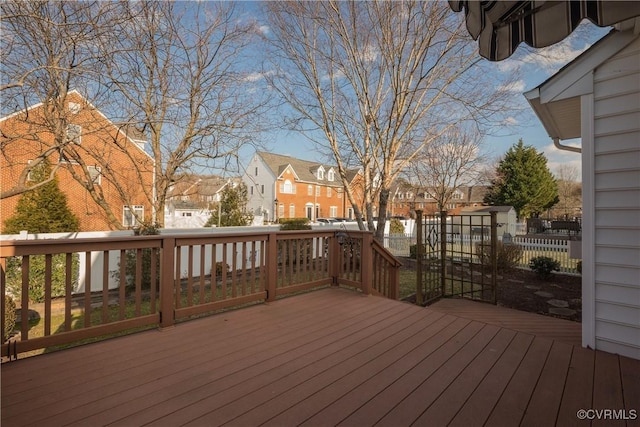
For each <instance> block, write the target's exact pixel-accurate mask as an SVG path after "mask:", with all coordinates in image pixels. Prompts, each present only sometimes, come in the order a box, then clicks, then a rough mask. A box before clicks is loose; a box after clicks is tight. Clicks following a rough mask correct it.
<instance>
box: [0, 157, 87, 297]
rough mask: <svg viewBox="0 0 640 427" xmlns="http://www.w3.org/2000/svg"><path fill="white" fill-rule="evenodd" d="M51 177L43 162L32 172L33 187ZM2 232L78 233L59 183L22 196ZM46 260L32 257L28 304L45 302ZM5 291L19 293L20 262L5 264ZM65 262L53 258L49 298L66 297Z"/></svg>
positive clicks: (74, 266) (75, 267) (57, 256)
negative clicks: (29, 302)
mask: <svg viewBox="0 0 640 427" xmlns="http://www.w3.org/2000/svg"><path fill="white" fill-rule="evenodd" d="M50 174H51V166H50V165H49V164H48V163H47V162H46V161H45V162H43V163H42V164H41V165H39V166H38V167H36V168H34V169H33V171H32V172H31V179H32V182H34V183H39V182H42V181H44V180H45V179H47V178H48V177H49V175H50ZM5 227H6V228H5V232H6V233H9V234H17V233H19V232H20V231H21V230H27V231H28V232H29V233H59V232H68V231H79V228H80V227H79V221H78V218H77V217H76V216H75V215H74V214H73V212H71V210H70V209H69V206H68V205H67V197H66V196H65V194H64V193H63V192H62V191H60V187H59V186H58V179H57V178H54V179H53V180H51V181H49V182H48V183H46V184H44V185H42V186H40V187H37V188H34V189H33V190H29V191H27V192H26V193H23V194H22V196H21V197H20V200H18V204H17V205H16V211H15V213H14V214H13V216H12V217H10V218H9V219H7V220H6V221H5ZM71 271H72V273H71V274H72V277H71V282H72V283H73V286H75V285H76V283H77V280H78V256H77V255H74V256H73V258H72V261H71ZM45 272H46V267H45V257H44V256H42V255H37V256H31V257H30V262H29V300H30V301H33V302H42V301H44V299H45ZM6 280H7V288H8V289H9V290H10V291H11V293H12V294H14V295H20V294H21V292H22V271H21V269H20V259H19V258H10V259H8V261H7V276H6ZM65 281H66V260H65V254H55V255H53V257H52V259H51V296H52V297H54V298H55V297H60V296H63V295H65Z"/></svg>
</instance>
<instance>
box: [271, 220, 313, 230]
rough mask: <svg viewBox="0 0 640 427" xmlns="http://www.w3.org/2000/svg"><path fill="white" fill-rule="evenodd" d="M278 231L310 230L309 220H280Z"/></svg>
mask: <svg viewBox="0 0 640 427" xmlns="http://www.w3.org/2000/svg"><path fill="white" fill-rule="evenodd" d="M279 221H280V230H311V224H309V218H306V217H305V218H281V219H280V220H279Z"/></svg>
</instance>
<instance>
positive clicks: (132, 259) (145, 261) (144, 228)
mask: <svg viewBox="0 0 640 427" xmlns="http://www.w3.org/2000/svg"><path fill="white" fill-rule="evenodd" d="M133 231H134V235H136V236H154V235H158V234H160V229H159V227H158V225H157V224H143V225H141V226H140V227H139V228H136V229H134V230H133ZM152 253H153V251H152V250H151V248H145V249H142V279H141V285H142V289H144V290H147V289H150V288H151V263H152V262H155V264H156V283H157V282H158V279H159V276H160V252H159V251H156V256H155V257H152V256H151V254H152ZM136 258H137V250H135V249H131V250H127V251H126V256H125V262H126V266H125V273H126V279H125V280H126V286H127V287H128V288H129V289H132V288H133V287H135V283H136V282H135V279H136V262H137V261H136ZM120 262H122V260H120ZM111 275H112V277H113V278H115V279H119V278H120V263H118V269H117V270H115V271H113V272H112V273H111Z"/></svg>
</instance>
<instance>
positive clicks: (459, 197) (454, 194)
mask: <svg viewBox="0 0 640 427" xmlns="http://www.w3.org/2000/svg"><path fill="white" fill-rule="evenodd" d="M451 198H452V199H454V200H460V199H462V193H460V192H459V191H456V192H455V193H453V194H452V195H451Z"/></svg>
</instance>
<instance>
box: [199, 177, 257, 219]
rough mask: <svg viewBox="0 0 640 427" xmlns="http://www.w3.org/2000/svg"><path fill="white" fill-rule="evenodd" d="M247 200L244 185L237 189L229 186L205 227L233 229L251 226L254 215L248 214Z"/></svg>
mask: <svg viewBox="0 0 640 427" xmlns="http://www.w3.org/2000/svg"><path fill="white" fill-rule="evenodd" d="M247 200H248V197H247V187H246V186H245V185H244V184H240V185H238V186H236V187H233V186H230V185H227V186H226V187H225V188H224V189H223V190H222V197H221V200H220V202H218V205H217V206H215V207H214V208H213V209H212V211H211V217H209V220H208V221H207V223H206V224H205V225H204V226H205V227H212V226H214V225H215V226H220V227H233V226H242V225H249V223H250V222H251V220H253V215H251V214H250V213H247V212H246V206H247ZM218 216H219V218H218Z"/></svg>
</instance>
